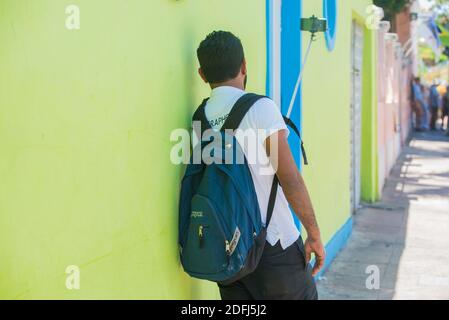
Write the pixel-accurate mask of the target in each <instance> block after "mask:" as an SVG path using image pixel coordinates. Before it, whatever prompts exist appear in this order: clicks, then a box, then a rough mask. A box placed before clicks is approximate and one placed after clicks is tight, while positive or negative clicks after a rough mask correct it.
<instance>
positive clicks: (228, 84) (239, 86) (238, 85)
mask: <svg viewBox="0 0 449 320" xmlns="http://www.w3.org/2000/svg"><path fill="white" fill-rule="evenodd" d="M210 87H211V88H212V90H213V89H215V88H218V87H234V88H237V89H240V90H245V86H244V84H243V83H242V82H241V81H236V80H229V81H225V82H222V83H214V84H211V85H210Z"/></svg>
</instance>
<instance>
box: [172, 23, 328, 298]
mask: <svg viewBox="0 0 449 320" xmlns="http://www.w3.org/2000/svg"><path fill="white" fill-rule="evenodd" d="M197 54H198V59H199V62H200V69H199V74H200V76H201V78H202V79H203V80H204V81H205V82H206V83H208V84H209V85H210V87H211V89H212V93H211V96H210V98H209V99H206V100H205V101H204V102H203V103H202V105H201V106H200V107H199V108H198V110H197V111H196V112H195V115H194V117H193V121H194V127H197V126H196V125H195V123H196V124H197V125H198V124H199V125H200V127H201V129H200V130H196V132H197V135H198V138H199V141H200V142H199V147H200V148H201V150H202V151H203V153H202V154H203V157H204V154H205V153H206V154H207V156H210V157H211V158H213V159H215V160H216V159H217V158H220V157H221V156H222V155H224V154H225V153H226V152H227V151H230V150H232V151H233V152H234V153H235V154H237V155H238V154H239V152H240V153H241V154H242V156H243V157H244V160H245V161H244V162H243V163H240V164H228V163H223V162H222V161H221V160H222V159H218V162H217V163H210V162H207V161H205V160H204V159H203V161H202V163H200V164H191V165H189V166H188V168H187V170H186V174H185V176H184V179H183V184H182V189H181V199H180V217H179V219H180V226H179V238H180V240H179V241H180V247H181V262H182V264H183V267H184V270H185V271H186V272H187V273H189V274H190V275H191V276H193V277H196V278H200V279H206V280H210V281H214V282H217V283H218V286H219V289H220V294H221V297H222V299H223V300H253V299H255V300H265V299H269V300H277V299H282V300H308V299H310V300H314V299H318V294H317V290H316V286H315V283H314V280H313V277H312V276H314V275H316V274H317V273H318V272H319V271H320V269H321V268H322V267H323V265H324V262H325V250H324V247H323V244H322V241H321V236H320V230H319V227H318V224H317V221H316V218H315V214H314V210H313V207H312V203H311V200H310V197H309V194H308V191H307V188H306V186H305V183H304V181H303V179H302V177H301V174H300V173H299V171H298V169H297V166H296V163H295V160H294V158H293V156H292V153H291V150H290V147H289V144H288V141H287V137H288V135H289V133H290V131H289V129H288V127H287V124H288V125H290V126H291V127H292V130H293V131H294V132H295V133H297V134H299V131H298V130H297V128H296V126H295V125H294V124H293V123H292V122H291V121H290V120H288V119H284V118H283V116H282V115H281V113H280V110H279V108H278V107H277V106H276V104H275V103H274V102H273V101H272V100H271V99H268V98H266V97H262V96H257V95H255V94H248V93H246V92H245V88H246V82H247V68H246V61H245V57H244V51H243V46H242V44H241V41H240V40H239V39H238V38H237V37H236V36H234V35H233V34H232V33H230V32H224V31H216V32H212V33H211V34H209V35H208V36H207V37H206V39H205V40H203V41H202V42H201V44H200V46H199V48H198V50H197ZM207 130H210V132H209V134H206V132H207ZM248 131H253V132H255V134H254V135H251V134H249V135H248V134H246V133H247V132H248ZM211 132H212V135H213V133H214V132H215V133H217V134H218V133H219V137H218V138H217V139H215V140H216V141H215V140H214V141H213V142H210V141H209V139H206V141H204V138H202V136H203V137H204V136H208V137H210V136H211V134H210V133H211ZM248 137H252V138H253V139H252V140H251V141H249V142H248V141H246V139H247V138H248ZM217 141H218V142H217ZM233 142H236V143H235V144H236V145H233ZM212 145H214V147H215V149H214V148H210V147H211V146H212ZM197 147H198V146H197ZM207 148H209V149H207ZM205 150H207V151H208V152H205ZM210 150H214V151H210ZM260 150H263V152H258V151H260ZM302 150H303V151H304V149H302ZM267 163H268V165H269V167H270V168H271V169H272V170H271V171H267V170H266V166H267V165H266V164H267ZM290 208H292V209H293V211H294V212H295V213H296V215H297V216H298V218H299V219H300V221H301V223H302V225H303V227H304V228H305V229H306V230H307V235H308V238H307V240H306V241H305V242H304V243H303V241H302V238H301V235H300V232H299V230H298V228H297V227H296V225H295V221H294V217H293V216H292V214H291V211H290ZM312 254H314V255H315V265H314V267H313V269H311V268H310V267H309V261H310V260H311V255H312Z"/></svg>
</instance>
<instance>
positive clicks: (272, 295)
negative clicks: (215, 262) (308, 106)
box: [219, 238, 318, 300]
mask: <svg viewBox="0 0 449 320" xmlns="http://www.w3.org/2000/svg"><path fill="white" fill-rule="evenodd" d="M219 288H220V294H221V298H222V299H223V300H318V293H317V290H316V286H315V282H314V280H313V277H312V274H311V270H310V267H309V266H308V265H306V259H305V251H304V244H303V241H302V238H299V239H298V240H297V241H296V242H295V243H294V244H293V245H292V246H290V247H289V248H287V249H286V250H283V249H282V247H281V245H280V243H279V242H278V243H277V244H276V245H275V246H274V247H273V246H271V245H270V244H269V243H266V245H265V249H264V252H263V255H262V259H261V261H260V263H259V265H258V266H257V268H256V270H255V271H254V272H253V273H251V274H250V275H248V276H246V277H245V278H243V279H241V280H239V281H237V282H235V283H233V284H231V285H228V286H224V285H219Z"/></svg>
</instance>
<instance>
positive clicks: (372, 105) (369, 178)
mask: <svg viewBox="0 0 449 320" xmlns="http://www.w3.org/2000/svg"><path fill="white" fill-rule="evenodd" d="M354 19H355V20H356V21H357V22H358V23H359V24H360V25H363V24H364V18H363V17H362V16H360V15H358V14H356V13H354ZM364 30H365V32H364V39H365V47H364V51H363V79H362V81H363V84H362V86H363V91H362V164H361V170H362V190H361V191H362V200H363V201H365V202H375V201H376V200H378V199H379V198H380V194H379V188H378V182H379V181H378V177H379V175H378V155H377V150H378V144H377V128H378V127H377V102H378V101H377V55H378V51H377V31H371V30H369V29H367V28H365V29H364Z"/></svg>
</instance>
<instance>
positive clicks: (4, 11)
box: [0, 0, 320, 299]
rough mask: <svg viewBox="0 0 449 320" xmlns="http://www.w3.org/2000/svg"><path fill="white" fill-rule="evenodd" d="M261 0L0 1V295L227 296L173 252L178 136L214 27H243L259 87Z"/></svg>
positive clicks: (194, 99) (201, 88) (202, 91)
mask: <svg viewBox="0 0 449 320" xmlns="http://www.w3.org/2000/svg"><path fill="white" fill-rule="evenodd" d="M260 3H261V1H260V0H245V1H240V0H227V1H222V0H195V1H175V0H157V1H156V0H154V1H153V0H151V1H149V0H129V1H123V0H70V1H68V0H39V1H36V0H20V1H17V0H2V1H0V44H1V47H0V70H1V72H0V152H1V157H0V181H1V184H0V257H1V258H0V298H25V299H34V298H87V299H89V298H162V299H164V298H176V299H184V298H217V297H218V293H217V289H216V287H215V285H213V284H206V283H200V282H196V281H192V280H189V279H188V277H187V276H186V275H185V274H184V273H183V271H182V268H181V266H180V264H179V261H178V252H177V199H178V186H179V181H180V177H181V175H182V170H183V168H181V167H178V166H174V165H172V164H171V163H170V161H169V152H170V148H171V146H172V143H171V142H170V141H169V136H170V132H171V131H172V130H173V129H175V128H186V127H188V123H189V118H190V116H191V113H192V111H193V109H194V108H195V107H196V105H197V104H199V102H200V100H201V98H202V97H205V96H207V95H208V89H207V87H206V86H205V85H204V84H202V83H201V82H200V81H199V79H198V77H197V76H196V69H197V62H196V58H195V50H196V46H197V45H198V44H199V42H200V40H201V39H203V38H204V37H205V36H206V34H207V33H208V32H210V31H212V30H214V29H227V30H230V31H233V32H235V33H236V34H237V35H238V36H240V37H241V39H242V41H243V43H244V46H245V48H246V54H247V58H248V62H249V74H250V78H249V79H250V82H249V89H250V90H251V91H258V92H264V90H265V70H266V29H265V28H266V27H265V3H264V2H263V5H260ZM69 4H75V5H78V6H79V7H80V10H81V29H80V30H77V31H69V30H67V29H66V28H65V19H66V15H65V8H66V6H67V5H69ZM309 78H311V77H310V76H309ZM309 99H310V98H309ZM317 147H320V146H318V145H317V146H316V148H317ZM315 163H316V162H315ZM315 198H316V193H315ZM68 265H78V266H79V267H80V268H81V289H80V290H79V291H69V290H67V289H66V287H65V279H66V274H65V269H66V267H67V266H68Z"/></svg>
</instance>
